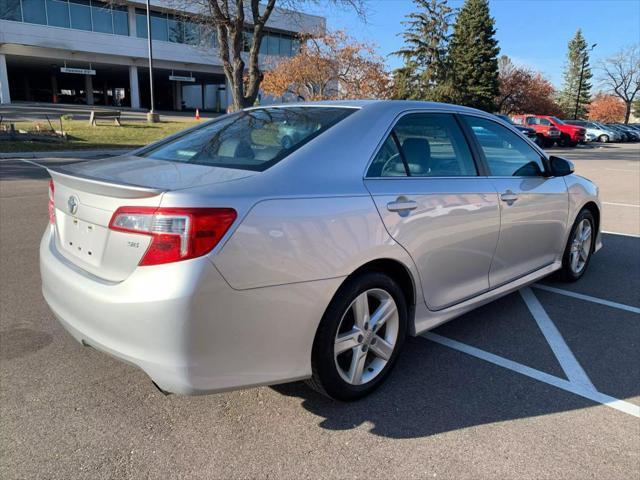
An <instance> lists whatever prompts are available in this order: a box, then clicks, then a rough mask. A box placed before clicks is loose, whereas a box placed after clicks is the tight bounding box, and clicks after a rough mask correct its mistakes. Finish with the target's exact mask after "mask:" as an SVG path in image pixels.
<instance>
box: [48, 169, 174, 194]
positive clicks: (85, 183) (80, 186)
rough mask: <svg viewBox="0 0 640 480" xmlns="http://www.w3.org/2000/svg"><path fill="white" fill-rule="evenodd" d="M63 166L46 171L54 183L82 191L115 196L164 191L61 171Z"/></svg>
mask: <svg viewBox="0 0 640 480" xmlns="http://www.w3.org/2000/svg"><path fill="white" fill-rule="evenodd" d="M63 168H64V167H56V168H48V169H47V172H49V175H51V178H52V179H53V181H54V182H55V183H60V184H62V185H64V186H66V187H69V188H72V189H77V190H80V191H82V192H88V193H94V194H96V195H105V196H108V197H115V198H147V197H154V196H156V195H159V194H161V193H163V192H166V190H165V189H161V188H153V187H143V186H141V185H134V184H130V183H115V182H109V181H108V180H104V179H101V178H96V177H91V176H88V175H81V174H77V173H73V174H72V173H68V172H65V171H63Z"/></svg>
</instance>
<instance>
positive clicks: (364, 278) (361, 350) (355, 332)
mask: <svg viewBox="0 0 640 480" xmlns="http://www.w3.org/2000/svg"><path fill="white" fill-rule="evenodd" d="M406 330H407V306H406V301H405V298H404V295H403V293H402V290H401V289H400V287H399V286H398V284H397V283H396V282H395V281H394V280H393V279H392V278H390V277H388V276H387V275H385V274H382V273H378V272H367V273H363V274H361V275H358V276H356V277H354V278H351V279H349V280H348V281H347V282H346V283H345V284H344V285H343V286H342V287H341V288H340V290H339V291H338V293H337V294H336V295H335V297H334V298H333V300H332V301H331V303H330V304H329V307H327V311H326V312H325V314H324V316H323V318H322V321H321V322H320V326H319V328H318V332H317V333H316V338H315V341H314V345H313V352H312V359H311V366H312V372H313V373H312V377H311V379H310V380H308V382H307V383H308V384H309V385H310V386H311V387H313V388H314V389H316V390H318V391H319V392H320V393H323V394H325V395H327V396H329V397H331V398H334V399H336V400H344V401H348V400H355V399H358V398H361V397H363V396H365V395H368V394H369V393H371V392H372V391H373V390H375V389H376V388H377V387H378V386H380V384H381V383H382V382H383V381H384V380H385V378H386V377H387V376H388V375H389V373H390V372H391V369H392V368H393V366H394V364H395V362H396V359H397V357H398V354H399V352H400V350H401V348H402V345H403V343H404V339H405V336H406Z"/></svg>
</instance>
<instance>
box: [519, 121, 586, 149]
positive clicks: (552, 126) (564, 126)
mask: <svg viewBox="0 0 640 480" xmlns="http://www.w3.org/2000/svg"><path fill="white" fill-rule="evenodd" d="M512 118H513V121H514V122H515V123H518V124H520V125H525V126H527V127H531V128H533V129H534V130H535V131H536V132H537V133H539V134H540V135H542V136H543V137H544V138H543V145H544V146H545V147H550V146H551V145H553V142H554V141H557V142H558V144H560V145H562V146H563V147H575V146H576V145H577V144H578V143H580V142H584V138H585V134H586V132H587V131H586V130H585V129H584V128H582V127H578V126H576V125H569V124H568V123H564V122H563V121H562V120H560V119H559V118H557V117H553V116H551V115H514V116H513V117H512Z"/></svg>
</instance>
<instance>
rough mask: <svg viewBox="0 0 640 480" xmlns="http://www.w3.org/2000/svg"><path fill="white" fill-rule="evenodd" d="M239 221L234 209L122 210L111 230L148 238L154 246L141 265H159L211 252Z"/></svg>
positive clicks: (115, 216)
mask: <svg viewBox="0 0 640 480" xmlns="http://www.w3.org/2000/svg"><path fill="white" fill-rule="evenodd" d="M236 217H237V213H236V211H235V210H234V209H232V208H155V207H120V208H118V210H116V212H115V213H114V214H113V217H111V222H109V229H111V230H116V231H119V232H128V233H138V234H142V235H149V236H150V237H151V244H150V245H149V248H148V249H147V251H146V252H145V254H144V256H143V257H142V260H140V263H139V265H141V266H145V265H159V264H162V263H171V262H177V261H180V260H187V259H189V258H195V257H200V256H201V255H204V254H205V253H208V252H210V251H211V250H213V248H214V247H215V246H216V245H217V244H218V242H219V241H220V239H221V238H222V237H223V236H224V234H225V233H226V232H227V230H228V229H229V227H230V226H231V224H232V223H233V222H234V220H235V219H236Z"/></svg>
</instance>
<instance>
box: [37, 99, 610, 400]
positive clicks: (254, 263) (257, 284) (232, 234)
mask: <svg viewBox="0 0 640 480" xmlns="http://www.w3.org/2000/svg"><path fill="white" fill-rule="evenodd" d="M285 126H286V128H285ZM284 130H286V131H287V135H286V137H288V139H287V140H286V141H285V140H284V138H285V137H284V136H282V132H283V131H284ZM48 171H49V173H50V174H51V182H50V184H49V203H48V209H49V225H48V226H47V228H46V231H45V232H44V235H43V237H42V241H41V243H40V273H41V276H42V292H43V295H44V298H45V300H46V301H47V303H48V305H49V306H50V308H51V310H52V311H53V313H54V315H55V316H56V317H57V318H58V319H59V321H60V322H61V324H62V325H63V326H64V327H65V328H66V329H67V330H68V331H69V333H70V334H71V335H72V336H73V337H74V338H75V339H76V340H77V341H78V342H80V343H81V344H82V345H87V346H91V347H94V348H96V349H97V350H101V351H103V352H106V353H109V354H111V355H113V356H115V357H117V358H120V359H121V360H124V361H126V362H128V363H131V364H134V365H137V366H138V367H139V368H141V369H142V370H143V371H145V372H146V374H147V375H148V376H149V377H151V379H152V380H153V381H154V382H155V384H156V385H157V386H158V388H159V389H161V390H162V391H165V392H174V393H182V394H197V393H208V392H216V391H225V390H230V389H235V388H241V387H248V386H252V385H264V384H276V383H284V382H290V381H298V380H301V379H307V380H308V382H309V385H311V386H312V387H313V388H315V389H317V390H318V391H320V392H321V393H323V394H325V395H328V396H330V397H332V398H336V399H340V400H354V399H357V398H359V397H362V396H364V395H367V394H368V393H370V392H372V391H373V390H374V389H375V388H376V387H378V386H379V385H380V384H381V383H382V382H383V381H384V380H385V378H387V377H388V375H389V373H390V372H391V370H392V368H393V366H394V365H395V364H396V363H397V362H396V360H397V359H398V355H399V354H400V351H401V350H402V346H403V343H404V341H405V338H406V337H407V336H408V335H419V334H420V333H421V332H424V331H427V330H429V329H432V328H435V327H437V326H438V325H440V324H442V323H443V322H445V321H447V320H450V319H452V318H455V317H458V316H460V315H462V314H464V313H466V312H469V311H470V310H472V309H474V308H476V307H479V306H481V305H485V304H486V303H487V302H489V301H491V300H493V299H497V298H499V297H502V296H504V295H507V294H509V293H511V292H513V291H516V290H517V289H520V288H522V287H524V286H526V285H529V284H531V283H533V282H536V281H538V280H540V279H542V278H544V277H545V276H547V275H549V274H551V273H554V272H557V273H558V275H559V277H560V278H561V279H563V280H565V281H576V280H578V279H579V278H580V277H582V276H583V275H584V273H585V271H586V270H587V268H588V265H589V261H590V259H591V256H592V254H593V253H594V252H596V251H597V250H598V249H599V248H600V247H601V245H602V242H601V240H602V238H601V234H600V209H601V203H600V201H599V199H598V188H597V186H596V185H594V184H593V183H592V182H590V181H589V180H587V179H586V178H584V177H581V176H579V175H574V174H573V165H572V164H571V162H569V161H568V160H565V159H563V158H560V157H555V156H548V155H546V154H545V153H544V152H543V151H542V150H541V149H540V148H539V147H538V146H536V145H533V144H532V143H531V142H529V141H528V140H527V139H525V138H523V137H522V135H521V134H519V133H518V132H517V131H516V130H515V129H514V128H513V127H511V126H509V125H506V124H505V123H504V122H502V121H500V120H498V119H497V118H495V116H493V115H490V114H488V113H486V112H482V111H479V110H475V109H471V108H465V107H460V106H455V105H445V104H437V103H428V102H412V101H342V102H327V103H323V102H319V103H313V104H304V103H302V104H284V105H278V106H270V107H256V108H250V109H246V110H242V111H239V112H236V113H233V114H231V115H224V116H221V117H219V118H217V119H215V120H213V121H211V122H207V123H204V124H201V125H198V126H197V127H194V128H192V129H188V130H186V131H183V132H180V133H179V134H176V135H174V136H172V137H169V138H167V139H164V140H160V141H159V142H156V143H155V144H152V145H149V146H147V147H143V148H141V149H139V150H137V151H134V152H131V153H129V154H127V155H125V156H121V157H115V158H110V159H104V160H96V161H92V162H81V163H75V164H71V165H65V166H55V167H51V168H49V170H48ZM569 192H570V194H569ZM405 366H406V367H409V368H416V369H424V368H425V367H424V365H411V361H409V362H405ZM435 368H437V366H435ZM421 374H422V373H421ZM122 391H123V393H124V392H126V391H127V389H125V388H123V389H122ZM398 395H399V396H402V392H399V393H398Z"/></svg>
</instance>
